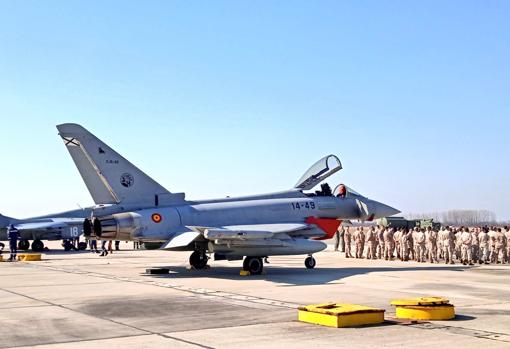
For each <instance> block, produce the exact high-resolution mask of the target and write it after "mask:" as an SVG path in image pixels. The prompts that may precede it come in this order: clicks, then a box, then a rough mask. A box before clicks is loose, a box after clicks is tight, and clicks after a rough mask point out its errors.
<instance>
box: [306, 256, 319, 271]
mask: <svg viewBox="0 0 510 349" xmlns="http://www.w3.org/2000/svg"><path fill="white" fill-rule="evenodd" d="M316 264H317V262H316V261H315V258H313V257H312V256H308V257H306V259H305V267H306V268H307V269H313V268H315V265H316Z"/></svg>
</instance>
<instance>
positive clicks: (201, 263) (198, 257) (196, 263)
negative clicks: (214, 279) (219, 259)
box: [189, 251, 209, 269]
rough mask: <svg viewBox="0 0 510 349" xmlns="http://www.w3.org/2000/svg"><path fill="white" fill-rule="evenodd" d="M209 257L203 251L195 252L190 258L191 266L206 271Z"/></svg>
mask: <svg viewBox="0 0 510 349" xmlns="http://www.w3.org/2000/svg"><path fill="white" fill-rule="evenodd" d="M208 260H209V257H207V255H206V254H205V252H203V251H194V252H193V253H192V254H191V256H190V257H189V264H190V265H191V266H192V267H193V268H195V269H204V268H205V267H206V266H207V261H208Z"/></svg>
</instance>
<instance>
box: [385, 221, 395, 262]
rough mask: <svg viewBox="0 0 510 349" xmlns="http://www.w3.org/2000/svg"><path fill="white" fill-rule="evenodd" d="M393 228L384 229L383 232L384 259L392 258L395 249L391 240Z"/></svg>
mask: <svg viewBox="0 0 510 349" xmlns="http://www.w3.org/2000/svg"><path fill="white" fill-rule="evenodd" d="M393 234H394V232H393V228H389V229H386V230H385V231H384V233H383V238H384V259H386V260H390V261H391V260H393V250H394V249H395V243H394V240H393Z"/></svg>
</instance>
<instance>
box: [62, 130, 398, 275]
mask: <svg viewBox="0 0 510 349" xmlns="http://www.w3.org/2000/svg"><path fill="white" fill-rule="evenodd" d="M57 129H58V131H59V134H60V137H61V138H62V140H63V141H64V144H65V145H66V147H67V150H68V151H69V153H70V155H71V157H72V158H73V160H74V163H75V164H76V166H77V168H78V171H79V172H80V174H81V176H82V178H83V180H84V182H85V184H86V186H87V188H88V190H89V192H90V194H91V196H92V198H93V199H94V201H95V203H96V204H101V205H102V206H101V207H102V209H101V210H100V211H96V210H93V212H92V215H91V217H90V218H88V219H86V220H85V222H84V234H85V235H86V236H89V237H92V238H97V239H112V240H137V241H141V242H163V244H162V246H161V249H163V250H171V251H183V250H184V251H192V253H191V256H190V258H189V262H190V264H191V266H192V267H194V268H196V269H202V268H205V267H206V266H207V263H208V260H209V258H210V257H209V256H210V255H214V259H215V260H222V259H223V260H225V259H226V260H242V259H243V258H244V262H243V269H245V270H247V271H249V272H250V273H251V274H260V273H261V272H262V270H263V265H264V260H265V257H269V256H275V255H307V257H306V259H305V266H306V267H307V268H309V269H311V268H314V267H315V265H316V261H315V259H314V258H313V256H312V255H313V254H314V253H316V252H319V251H322V250H324V249H325V248H326V244H325V243H324V242H322V241H321V240H324V239H329V238H331V237H332V236H333V235H334V234H335V232H336V230H337V229H338V227H339V225H340V224H341V221H342V220H344V219H351V220H353V219H358V220H367V221H371V220H374V219H377V218H381V217H387V216H391V215H394V214H397V213H399V212H400V211H398V210H396V209H394V208H392V207H390V206H387V205H385V204H382V203H380V202H377V201H373V200H370V199H368V198H366V197H364V196H362V195H360V194H357V193H356V192H354V191H352V190H350V189H349V188H348V187H346V186H343V185H342V186H338V188H337V191H338V193H337V194H336V195H334V193H333V191H332V190H331V188H330V186H329V185H328V184H325V183H324V184H322V185H321V189H320V190H317V191H315V192H312V191H311V190H312V189H314V188H315V187H316V186H318V185H319V184H321V183H322V182H323V181H324V180H325V179H326V178H328V177H329V176H331V175H332V174H334V173H336V172H338V171H339V170H340V169H342V164H341V162H340V160H339V159H338V158H337V157H336V156H334V155H328V156H326V157H324V158H322V159H320V160H319V161H317V162H316V163H315V164H314V165H313V166H312V167H310V169H309V170H308V171H306V173H305V174H304V175H303V176H302V177H301V178H300V179H299V180H298V182H297V183H296V184H295V185H294V186H293V187H292V188H291V189H288V190H285V191H280V192H274V193H269V194H261V195H254V196H245V197H236V198H234V197H232V198H231V197H227V198H222V199H212V200H189V199H186V197H185V194H184V193H173V192H170V191H168V190H167V189H165V188H164V187H163V186H161V185H160V184H159V183H157V182H156V181H154V180H153V179H152V178H150V177H149V176H147V175H146V174H145V173H143V172H142V171H141V170H140V169H138V168H137V167H135V166H134V165H133V164H131V163H130V162H129V161H128V160H126V159H125V158H123V157H122V156H121V155H119V154H118V153H117V152H115V151H114V150H113V149H112V148H110V147H109V146H108V145H106V144H105V143H104V142H102V141H101V140H99V139H98V138H97V137H96V136H94V135H93V134H92V133H90V132H89V131H87V130H86V129H85V128H83V127H82V126H80V125H77V124H62V125H58V126H57ZM107 211H109V213H107Z"/></svg>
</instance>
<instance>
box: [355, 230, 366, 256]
mask: <svg viewBox="0 0 510 349" xmlns="http://www.w3.org/2000/svg"><path fill="white" fill-rule="evenodd" d="M354 241H355V242H356V258H361V259H363V251H364V250H365V232H364V231H363V227H358V228H357V230H356V232H355V235H354Z"/></svg>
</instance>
